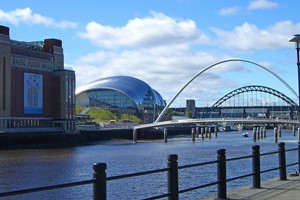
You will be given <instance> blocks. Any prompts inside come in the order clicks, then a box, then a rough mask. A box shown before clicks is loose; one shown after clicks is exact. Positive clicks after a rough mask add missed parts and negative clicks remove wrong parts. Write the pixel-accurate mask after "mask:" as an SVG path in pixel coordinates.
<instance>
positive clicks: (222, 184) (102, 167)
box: [0, 142, 300, 200]
mask: <svg viewBox="0 0 300 200" xmlns="http://www.w3.org/2000/svg"><path fill="white" fill-rule="evenodd" d="M289 151H297V152H298V161H297V162H294V163H289V164H287V163H286V152H289ZM274 154H278V167H275V168H270V169H266V170H261V164H260V160H261V158H263V157H265V156H270V155H274ZM245 159H252V173H249V174H243V175H240V176H237V177H233V178H227V176H226V174H227V173H226V165H227V163H228V162H231V161H236V160H245ZM177 161H178V156H177V155H176V154H171V155H169V156H168V165H167V167H166V168H163V169H157V170H151V171H144V172H138V173H132V174H125V175H120V176H111V177H107V175H106V168H107V167H106V164H105V163H95V164H94V165H93V179H91V180H85V181H79V182H72V183H65V184H57V185H51V186H45V187H37V188H30V189H24V190H17V191H9V192H4V193H0V197H8V196H15V195H21V194H27V193H34V192H41V191H48V190H54V189H60V188H69V187H74V186H81V185H87V184H92V185H93V198H94V200H99V199H101V200H103V199H104V200H105V199H107V182H108V181H117V180H120V179H126V178H131V177H138V176H145V175H149V174H157V173H162V172H164V173H167V179H168V180H167V184H168V187H167V188H168V189H167V191H166V193H165V194H158V195H156V196H152V197H145V198H144V199H161V198H168V199H172V200H177V199H179V194H182V193H186V192H190V191H193V190H199V189H201V188H207V187H210V186H213V185H216V186H217V198H219V199H226V198H227V182H230V181H235V180H238V179H243V178H246V177H251V176H252V187H253V188H261V174H263V173H267V172H271V171H275V170H279V176H280V177H279V178H280V180H286V179H287V167H291V166H295V165H298V169H299V171H300V162H299V161H300V143H298V146H297V148H294V149H288V150H286V149H285V143H283V142H282V143H279V144H278V151H274V152H269V153H263V154H261V153H260V146H259V145H254V146H253V147H252V154H251V155H248V156H242V157H235V158H229V159H226V150H225V149H219V150H218V151H217V159H216V160H214V161H210V162H202V163H195V164H190V165H183V166H178V162H177ZM214 164H216V165H217V181H214V182H210V183H207V184H203V185H197V186H194V187H191V188H186V189H182V190H179V186H178V182H179V180H178V179H179V176H178V174H179V172H180V171H179V170H182V169H188V168H189V169H190V168H195V167H203V166H208V165H214ZM299 171H298V172H299Z"/></svg>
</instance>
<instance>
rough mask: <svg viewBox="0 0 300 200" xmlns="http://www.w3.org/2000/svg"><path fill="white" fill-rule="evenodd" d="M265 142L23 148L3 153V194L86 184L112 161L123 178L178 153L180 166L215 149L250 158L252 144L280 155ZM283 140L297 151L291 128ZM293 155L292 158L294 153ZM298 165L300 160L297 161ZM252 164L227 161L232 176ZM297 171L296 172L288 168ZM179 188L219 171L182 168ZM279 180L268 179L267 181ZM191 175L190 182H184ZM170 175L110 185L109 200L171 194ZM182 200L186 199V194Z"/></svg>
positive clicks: (82, 190) (234, 137)
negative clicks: (95, 167) (95, 169)
mask: <svg viewBox="0 0 300 200" xmlns="http://www.w3.org/2000/svg"><path fill="white" fill-rule="evenodd" d="M268 135H269V136H268V137H267V138H266V139H262V140H259V141H257V142H255V143H254V142H253V141H252V138H251V136H252V134H250V137H248V138H245V137H242V134H241V133H240V132H230V133H219V134H218V138H215V137H214V136H213V137H212V138H211V139H205V140H202V139H201V138H197V140H196V142H192V141H191V138H173V139H169V140H168V143H164V142H163V141H158V140H156V141H139V142H138V143H137V144H133V143H132V142H131V141H118V142H101V143H99V144H97V145H91V146H83V147H74V148H62V149H24V150H7V151H0V192H6V191H11V190H18V189H24V188H31V187H39V186H47V185H52V184H60V183H68V182H72V181H82V180H88V179H91V178H92V173H93V171H92V166H93V163H95V162H104V163H107V175H108V177H109V176H113V175H121V174H127V173H133V172H140V171H146V170H153V169H158V168H165V167H166V166H167V157H168V155H169V154H178V157H179V160H178V163H179V165H185V164H192V163H196V162H203V161H212V160H216V151H217V150H218V149H220V148H225V149H226V150H227V153H226V155H227V158H228V157H237V156H244V155H251V152H252V146H253V145H256V144H258V145H260V146H261V152H270V151H276V150H277V149H278V145H277V144H275V143H274V142H273V137H272V135H273V131H272V130H269V131H268ZM282 135H283V136H282V138H281V141H283V140H284V141H285V142H286V148H296V147H297V143H296V139H297V138H296V137H294V136H292V132H291V131H288V130H283V131H282ZM289 154H291V155H289ZM289 154H288V153H287V159H291V158H293V159H296V158H297V155H296V152H291V153H289ZM294 162H295V160H294ZM261 163H262V165H263V166H262V168H263V167H266V166H267V167H270V166H269V165H270V163H271V164H274V165H277V164H278V163H277V157H276V156H275V158H274V157H273V158H269V159H268V161H264V160H263V158H262V161H261ZM251 167H252V164H251V160H244V161H235V162H233V163H228V166H227V171H228V178H229V177H234V176H239V175H241V174H243V173H244V174H246V173H251V170H252V169H251ZM288 170H291V171H296V170H297V169H296V168H291V169H288ZM179 173H180V177H182V179H181V178H180V183H179V186H180V189H185V188H188V187H193V186H196V185H200V184H205V183H209V182H212V181H215V180H216V167H215V166H214V165H211V166H209V167H206V168H204V167H202V168H194V169H186V170H181V171H180V172H179ZM270 176H278V172H275V173H273V174H272V175H266V176H265V175H264V176H263V177H262V179H266V178H271V177H270ZM183 177H187V178H183ZM166 179H167V178H166V174H165V173H160V174H156V175H149V176H143V177H138V178H131V179H125V180H121V181H112V182H108V187H107V188H108V199H141V198H145V197H149V196H152V195H157V194H162V193H166V191H167V183H166V181H167V180H166ZM251 180H252V179H243V180H240V181H234V182H231V183H228V187H229V189H230V188H232V187H237V186H240V185H241V184H251ZM215 194H216V186H213V187H211V188H208V189H202V190H200V191H199V190H198V191H195V192H191V193H188V194H186V195H190V196H189V197H192V198H196V197H197V198H199V197H201V196H203V195H215ZM181 197H182V198H184V197H187V196H185V195H184V196H181ZM8 199H92V185H87V186H80V187H75V188H71V189H59V190H54V191H50V192H40V193H35V194H27V195H20V196H17V197H11V198H8Z"/></svg>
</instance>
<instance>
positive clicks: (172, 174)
mask: <svg viewBox="0 0 300 200" xmlns="http://www.w3.org/2000/svg"><path fill="white" fill-rule="evenodd" d="M177 160H178V155H176V154H171V155H169V157H168V167H169V170H168V193H169V194H170V195H169V198H168V199H169V200H178V199H179V194H178V162H177Z"/></svg>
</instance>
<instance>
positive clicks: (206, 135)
mask: <svg viewBox="0 0 300 200" xmlns="http://www.w3.org/2000/svg"><path fill="white" fill-rule="evenodd" d="M204 130H205V137H206V138H208V128H207V127H205V129H204Z"/></svg>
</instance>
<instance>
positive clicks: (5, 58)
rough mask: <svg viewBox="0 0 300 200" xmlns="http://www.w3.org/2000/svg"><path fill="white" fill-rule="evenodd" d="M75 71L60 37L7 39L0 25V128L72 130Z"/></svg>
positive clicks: (6, 29) (4, 29)
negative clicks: (67, 61) (69, 65)
mask: <svg viewBox="0 0 300 200" xmlns="http://www.w3.org/2000/svg"><path fill="white" fill-rule="evenodd" d="M74 95H75V72H74V71H72V70H67V69H64V54H63V48H62V41H61V40H58V39H45V40H44V41H38V42H23V41H16V40H12V39H10V36H9V28H8V27H6V26H0V130H18V129H19V130H20V129H22V130H26V129H27V128H28V129H29V128H30V129H31V130H32V129H33V128H36V129H40V130H41V129H42V128H43V129H49V130H50V129H54V130H55V129H56V130H63V131H66V132H72V131H74V130H75V96H74Z"/></svg>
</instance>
